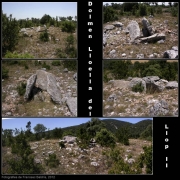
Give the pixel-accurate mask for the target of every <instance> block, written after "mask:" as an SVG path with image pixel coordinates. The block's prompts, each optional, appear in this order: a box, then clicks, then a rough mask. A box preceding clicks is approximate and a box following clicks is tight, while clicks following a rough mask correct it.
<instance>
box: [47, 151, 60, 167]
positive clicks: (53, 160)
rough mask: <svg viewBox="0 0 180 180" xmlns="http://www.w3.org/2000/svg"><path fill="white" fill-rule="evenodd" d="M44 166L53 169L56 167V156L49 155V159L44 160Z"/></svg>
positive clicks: (57, 162)
mask: <svg viewBox="0 0 180 180" xmlns="http://www.w3.org/2000/svg"><path fill="white" fill-rule="evenodd" d="M45 163H46V166H49V167H51V168H55V167H57V166H58V164H59V161H58V159H56V154H49V159H45Z"/></svg>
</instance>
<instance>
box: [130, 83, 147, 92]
mask: <svg viewBox="0 0 180 180" xmlns="http://www.w3.org/2000/svg"><path fill="white" fill-rule="evenodd" d="M143 90H144V87H143V86H142V82H140V83H138V84H136V85H135V86H133V87H132V91H134V92H143Z"/></svg>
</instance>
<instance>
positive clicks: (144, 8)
mask: <svg viewBox="0 0 180 180" xmlns="http://www.w3.org/2000/svg"><path fill="white" fill-rule="evenodd" d="M139 15H140V16H147V6H146V5H145V4H139Z"/></svg>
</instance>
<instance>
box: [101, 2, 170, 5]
mask: <svg viewBox="0 0 180 180" xmlns="http://www.w3.org/2000/svg"><path fill="white" fill-rule="evenodd" d="M106 3H108V4H111V3H122V2H103V5H104V4H106ZM158 4H160V5H161V4H162V2H158ZM165 5H168V2H165Z"/></svg>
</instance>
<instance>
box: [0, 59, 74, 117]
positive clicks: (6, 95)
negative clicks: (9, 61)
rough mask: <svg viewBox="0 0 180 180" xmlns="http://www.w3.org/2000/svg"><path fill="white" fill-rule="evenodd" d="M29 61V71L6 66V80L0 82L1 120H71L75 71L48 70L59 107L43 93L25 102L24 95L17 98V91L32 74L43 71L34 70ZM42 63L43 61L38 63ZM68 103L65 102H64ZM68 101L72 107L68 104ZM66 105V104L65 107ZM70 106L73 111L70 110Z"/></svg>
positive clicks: (56, 68) (54, 68) (48, 95)
mask: <svg viewBox="0 0 180 180" xmlns="http://www.w3.org/2000/svg"><path fill="white" fill-rule="evenodd" d="M27 61H29V63H28V66H29V69H25V68H24V66H19V65H16V64H15V65H8V66H7V65H6V68H7V69H8V70H9V78H8V79H2V116H3V117H7V116H8V117H10V116H13V117H65V116H67V117H72V116H77V81H76V80H77V79H76V80H75V79H74V74H75V73H76V72H75V71H68V69H64V68H63V67H62V66H52V65H51V62H52V61H48V60H46V61H45V62H46V64H47V65H48V64H49V65H50V70H47V69H46V70H45V71H46V72H49V73H52V74H53V75H54V76H55V78H56V79H55V82H56V88H57V90H58V92H60V98H61V100H62V103H61V104H58V103H55V102H53V101H52V98H51V97H52V96H50V94H49V93H48V91H47V90H43V91H39V92H38V93H36V94H35V95H34V98H32V99H30V100H28V101H25V100H24V95H19V94H18V91H17V87H18V86H19V85H20V84H21V83H27V80H28V79H29V78H30V77H31V76H32V75H33V74H36V72H37V70H42V71H44V70H43V68H42V67H41V66H34V61H35V60H27ZM42 62H43V61H42ZM68 101H69V102H68ZM71 101H72V103H71ZM67 102H68V103H67ZM72 104H73V107H72V106H71V105H72Z"/></svg>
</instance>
